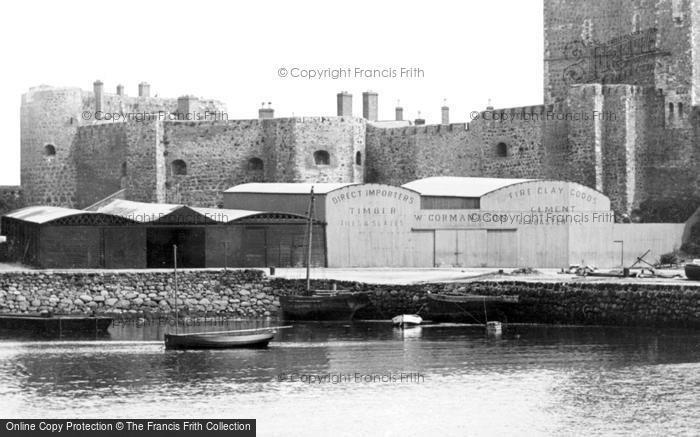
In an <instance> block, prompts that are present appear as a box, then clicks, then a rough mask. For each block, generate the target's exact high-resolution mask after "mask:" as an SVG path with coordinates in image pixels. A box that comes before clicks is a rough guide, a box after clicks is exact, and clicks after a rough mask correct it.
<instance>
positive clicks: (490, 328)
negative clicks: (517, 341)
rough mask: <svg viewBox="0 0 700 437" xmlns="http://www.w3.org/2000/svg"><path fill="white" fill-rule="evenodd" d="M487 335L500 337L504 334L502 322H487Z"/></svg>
mask: <svg viewBox="0 0 700 437" xmlns="http://www.w3.org/2000/svg"><path fill="white" fill-rule="evenodd" d="M486 333H487V334H488V335H500V334H502V333H503V324H502V323H501V322H494V321H491V322H486Z"/></svg>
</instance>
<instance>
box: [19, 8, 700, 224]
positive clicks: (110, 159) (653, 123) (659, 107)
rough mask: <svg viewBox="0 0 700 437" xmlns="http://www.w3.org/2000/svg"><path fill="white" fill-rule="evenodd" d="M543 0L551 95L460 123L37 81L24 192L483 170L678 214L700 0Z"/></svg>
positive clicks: (372, 101) (663, 216) (78, 202)
mask: <svg viewBox="0 0 700 437" xmlns="http://www.w3.org/2000/svg"><path fill="white" fill-rule="evenodd" d="M544 3H545V6H544V24H545V29H544V34H545V46H544V72H545V77H544V90H543V91H544V92H543V101H542V104H541V105H536V106H528V107H522V108H508V109H493V108H489V109H488V110H487V111H483V112H481V113H480V114H479V115H478V117H476V116H475V117H473V118H474V119H473V120H471V121H470V122H469V123H458V124H451V123H450V120H449V118H450V117H449V109H448V108H446V107H445V108H443V111H442V120H441V121H442V122H441V124H437V125H424V124H423V121H422V120H416V121H415V122H408V121H404V120H402V119H403V109H402V108H397V109H396V120H392V121H377V114H378V105H379V96H378V95H377V94H376V93H373V92H367V93H364V94H363V95H362V106H363V108H362V109H363V111H362V113H363V117H362V118H357V117H354V116H353V115H352V104H353V96H352V95H350V94H349V93H347V92H342V93H340V94H338V96H337V99H338V112H337V115H336V116H333V117H292V118H275V117H274V112H273V110H272V108H270V107H267V106H264V107H263V108H261V109H260V111H259V114H258V117H257V118H256V119H251V120H229V119H227V118H226V117H225V116H223V115H225V111H226V108H225V105H224V104H223V103H221V102H218V101H215V100H202V99H198V98H196V97H192V96H183V97H180V98H178V99H162V98H156V97H152V96H151V95H150V94H151V93H150V86H149V85H148V84H145V83H142V84H140V85H139V93H138V96H127V95H125V93H124V88H123V87H121V86H119V87H117V89H116V92H115V93H107V92H105V90H104V85H103V84H102V83H101V82H99V81H97V82H95V83H94V84H93V90H92V91H83V90H80V89H75V88H53V87H46V86H42V87H37V88H33V89H31V90H30V91H29V92H28V93H26V94H25V95H24V96H23V98H22V108H21V154H22V157H21V165H22V176H21V177H22V188H23V196H24V202H25V204H27V205H35V204H46V205H55V206H66V207H74V208H85V207H87V206H89V205H91V204H93V203H95V202H98V201H100V200H102V199H104V198H107V197H109V196H114V197H120V198H124V199H129V200H134V201H143V202H169V203H185V204H191V205H196V206H202V207H216V206H221V205H222V202H223V197H222V196H223V194H222V193H223V191H224V190H226V189H227V188H229V187H231V186H234V185H237V184H241V183H246V182H335V183H363V182H364V183H381V184H389V185H402V184H405V183H407V182H410V181H412V180H415V179H420V178H425V177H431V176H472V177H474V176H479V177H499V178H531V179H553V180H562V181H571V182H575V183H579V184H582V185H585V186H587V187H590V188H593V189H595V190H598V191H600V192H602V193H604V194H605V195H607V196H608V197H610V199H611V202H612V208H613V209H614V210H615V211H616V212H617V214H618V216H619V217H624V216H629V217H630V219H632V220H634V221H646V222H654V221H672V222H680V221H685V220H686V219H688V217H690V215H691V214H692V212H693V211H694V210H695V209H697V207H698V205H700V171H699V170H700V146H699V144H700V136H699V134H700V106H699V105H700V103H699V102H700V1H698V0H661V1H658V0H655V1H650V0H545V2H544ZM514 71H517V68H514ZM513 80H517V77H514V78H513ZM98 114H131V115H130V116H129V117H126V119H124V118H121V119H119V120H114V119H111V118H110V119H104V117H99V116H98ZM138 114H141V116H138ZM96 117H97V118H101V119H98V120H96Z"/></svg>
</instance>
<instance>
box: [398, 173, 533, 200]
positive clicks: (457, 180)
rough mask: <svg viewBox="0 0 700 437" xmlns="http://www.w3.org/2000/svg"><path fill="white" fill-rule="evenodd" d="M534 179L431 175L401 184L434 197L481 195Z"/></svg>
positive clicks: (476, 196) (475, 196) (423, 194)
mask: <svg viewBox="0 0 700 437" xmlns="http://www.w3.org/2000/svg"><path fill="white" fill-rule="evenodd" d="M533 180H536V179H499V178H468V177H452V176H446V177H432V178H425V179H418V180H417V181H413V182H409V183H407V184H404V185H402V187H404V188H408V189H410V190H414V191H417V192H418V193H420V194H421V195H422V196H435V197H474V198H478V197H482V196H484V195H485V194H488V193H490V192H492V191H496V190H499V189H501V188H504V187H507V186H510V185H515V184H520V183H523V182H530V181H533Z"/></svg>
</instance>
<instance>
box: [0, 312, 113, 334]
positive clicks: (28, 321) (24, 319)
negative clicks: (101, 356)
mask: <svg viewBox="0 0 700 437" xmlns="http://www.w3.org/2000/svg"><path fill="white" fill-rule="evenodd" d="M111 324H112V318H111V317H105V316H88V315H57V314H0V330H3V331H13V332H22V333H31V334H38V335H42V336H50V337H62V336H65V335H76V334H97V335H104V334H106V333H107V329H108V328H109V326H110V325H111Z"/></svg>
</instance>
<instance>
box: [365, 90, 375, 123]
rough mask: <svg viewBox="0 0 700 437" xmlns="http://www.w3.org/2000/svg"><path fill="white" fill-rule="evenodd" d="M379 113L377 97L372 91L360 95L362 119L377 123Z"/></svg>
mask: <svg viewBox="0 0 700 437" xmlns="http://www.w3.org/2000/svg"><path fill="white" fill-rule="evenodd" d="M378 113H379V96H378V95H377V93H375V92H373V91H365V92H364V93H362V117H364V118H365V119H366V120H369V121H377V118H378Z"/></svg>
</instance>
